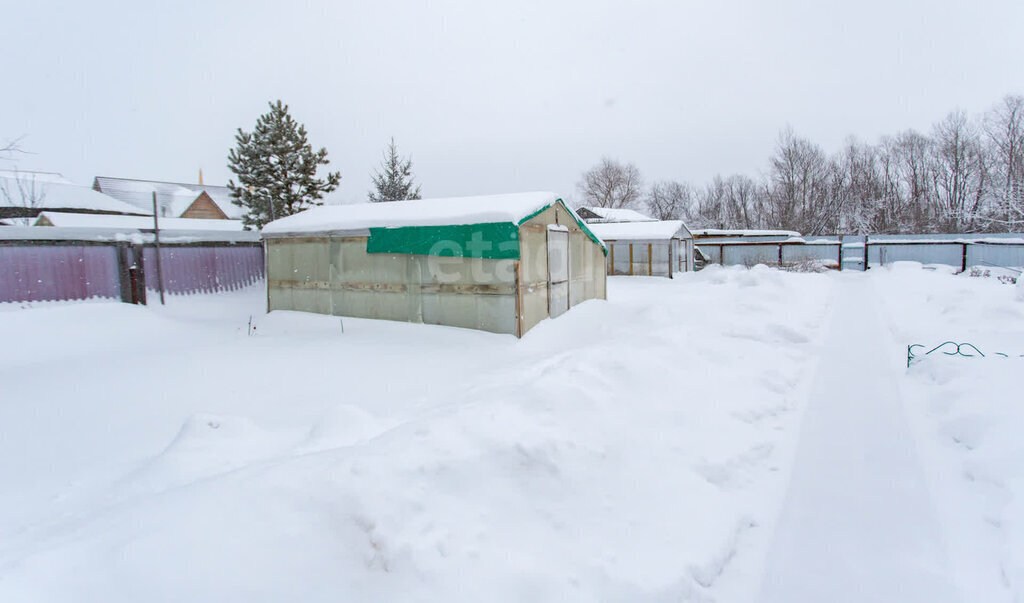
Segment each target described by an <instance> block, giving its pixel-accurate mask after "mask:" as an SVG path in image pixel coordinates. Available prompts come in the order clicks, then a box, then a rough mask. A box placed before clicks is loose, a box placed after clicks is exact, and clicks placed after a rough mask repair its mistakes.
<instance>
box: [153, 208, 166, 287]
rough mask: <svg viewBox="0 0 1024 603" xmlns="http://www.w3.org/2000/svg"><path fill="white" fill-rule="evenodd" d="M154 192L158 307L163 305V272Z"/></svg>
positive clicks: (158, 221)
mask: <svg viewBox="0 0 1024 603" xmlns="http://www.w3.org/2000/svg"><path fill="white" fill-rule="evenodd" d="M157 213H158V212H157V208H156V191H153V234H154V236H155V237H156V288H157V291H159V292H160V305H164V271H163V266H161V264H160V219H159V218H158V217H157Z"/></svg>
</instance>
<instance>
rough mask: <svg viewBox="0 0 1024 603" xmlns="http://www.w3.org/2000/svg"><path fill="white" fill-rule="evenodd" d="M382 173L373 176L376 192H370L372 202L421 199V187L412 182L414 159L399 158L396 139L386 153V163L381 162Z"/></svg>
mask: <svg viewBox="0 0 1024 603" xmlns="http://www.w3.org/2000/svg"><path fill="white" fill-rule="evenodd" d="M381 168H382V171H378V172H377V173H376V174H374V176H373V185H374V187H375V188H376V190H373V191H370V201H373V202H375V203H376V202H381V201H405V200H406V199H419V198H420V186H419V185H418V184H417V185H415V186H414V185H413V182H412V159H406V160H405V161H402V158H401V157H399V156H398V147H396V146H395V139H394V138H392V139H391V143H390V144H388V148H387V150H386V151H384V161H382V162H381Z"/></svg>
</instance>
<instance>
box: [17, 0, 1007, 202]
mask: <svg viewBox="0 0 1024 603" xmlns="http://www.w3.org/2000/svg"><path fill="white" fill-rule="evenodd" d="M0 14H2V15H3V27H2V31H3V38H2V39H3V42H2V44H3V45H4V48H3V50H2V52H0V65H2V67H3V69H2V74H3V82H4V84H3V86H2V87H0V142H2V141H3V140H9V139H14V138H17V137H20V136H23V137H24V138H22V140H21V146H22V147H24V149H25V150H27V151H30V152H31V154H25V155H22V156H21V157H20V159H19V161H18V164H17V167H18V168H20V169H25V170H29V169H34V170H44V171H56V172H61V173H63V174H64V175H65V176H67V177H69V178H71V179H72V180H75V181H79V182H82V183H85V184H90V183H91V182H92V177H93V176H96V175H106V176H120V177H129V178H145V179H154V180H170V181H184V182H195V181H196V178H197V175H198V170H199V169H200V168H202V169H203V173H204V179H205V181H206V182H207V183H215V184H224V183H226V182H227V180H228V178H229V177H230V175H231V174H230V172H229V170H228V169H227V166H226V156H227V153H228V149H229V148H230V147H232V146H233V144H234V138H233V137H234V133H235V131H236V129H237V128H239V127H242V128H244V129H246V130H249V129H251V128H252V126H253V124H254V123H255V121H256V118H257V117H258V116H259V115H260V114H261V113H262V112H264V111H265V110H266V108H267V101H269V100H273V99H278V98H280V99H282V100H283V101H284V102H286V103H287V104H289V105H290V107H291V112H292V114H293V116H294V117H295V118H296V119H298V120H299V121H300V122H303V123H305V124H306V127H307V129H308V130H309V138H310V142H311V143H312V144H313V145H314V146H315V147H320V146H326V147H327V149H328V152H329V157H330V159H331V168H332V169H336V170H339V171H340V172H341V174H342V181H341V186H340V188H339V189H338V191H337V192H336V193H334V195H333V200H334V201H355V200H363V199H365V196H366V192H367V190H368V188H369V186H370V175H371V174H372V172H373V170H374V168H375V167H376V166H377V165H379V161H380V156H381V151H382V150H383V147H384V146H385V144H386V143H387V141H388V138H389V137H391V136H394V137H395V141H396V142H397V144H398V146H399V150H400V151H401V152H402V153H403V154H411V155H412V158H413V162H414V163H413V168H414V171H415V174H416V177H417V180H418V181H419V182H420V183H422V185H423V194H424V196H426V197H437V196H452V195H468V194H483V193H496V192H514V191H525V190H552V191H555V192H557V193H559V194H561V195H563V196H566V197H567V198H569V197H571V196H573V194H574V187H575V183H576V182H577V181H578V180H579V175H580V173H581V172H582V171H583V170H584V169H586V168H587V167H589V166H591V165H593V164H594V163H595V162H597V161H598V159H600V157H601V156H602V155H607V156H610V157H615V158H619V159H621V160H624V161H632V162H634V163H636V165H637V166H638V167H639V168H640V170H641V172H642V173H643V175H644V177H645V180H647V181H653V180H660V179H678V180H690V181H693V182H695V183H703V182H704V181H706V180H708V179H709V178H711V177H712V176H713V175H714V174H716V173H723V174H727V173H735V172H740V173H747V174H751V175H755V174H757V173H759V172H761V171H763V170H764V169H765V167H766V164H767V158H768V156H769V155H770V153H771V152H772V149H773V146H774V143H775V140H776V136H777V134H778V132H779V130H780V129H781V128H782V127H784V126H785V125H787V124H789V125H791V126H792V127H793V128H794V129H795V130H796V132H797V133H798V134H800V135H803V136H806V137H809V138H811V139H813V140H814V141H816V142H818V143H819V144H821V145H822V146H823V147H824V148H825V149H826V150H827V151H833V150H835V149H837V148H839V147H840V146H841V144H842V142H843V140H844V138H846V137H847V136H849V135H855V136H857V137H859V138H861V139H864V140H868V141H875V140H877V138H878V137H879V136H881V135H883V134H891V133H896V132H897V131H899V130H902V129H906V128H917V129H921V130H928V129H929V128H930V126H931V124H932V123H934V122H935V121H936V120H938V119H940V118H941V117H942V116H944V115H945V114H946V113H948V112H949V111H950V110H951V109H954V108H958V107H959V108H962V109H964V110H966V111H967V112H969V113H971V114H974V113H980V112H982V111H984V110H986V109H988V108H989V107H990V106H991V105H992V104H994V103H995V102H997V101H998V100H999V99H1000V98H1002V97H1003V96H1004V95H1006V94H1024V35H1022V34H1024V30H1022V25H1024V2H1022V1H1021V0H999V1H997V0H975V1H972V2H949V1H942V0H929V1H925V0H919V1H916V2H903V1H899V0H888V1H880V0H860V1H857V2H851V1H848V0H847V1H844V2H833V3H830V2H823V1H822V2H816V1H796V0H774V1H771V2H761V1H754V0H750V1H744V2H740V1H732V2H730V1H723V2H710V1H709V2H683V1H678V2H670V1H665V2H625V1H623V2H605V1H596V0H590V1H584V0H580V1H577V2H554V1H547V2H526V1H523V0H514V1H506V2H502V3H497V2H479V1H466V2H448V1H429V2H411V1H410V2H385V1H373V2H284V1H277V2H248V1H247V2H216V1H212V0H210V1H206V2H195V3H190V2H166V3H161V4H159V5H158V4H156V3H149V2H138V1H137V0H132V1H131V2H123V3H121V2H100V1H94V2H72V1H69V2H65V3H49V2H38V1H33V2H28V1H24V0H19V1H17V2H9V1H7V0H0ZM8 165H10V164H8Z"/></svg>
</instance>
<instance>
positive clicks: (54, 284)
mask: <svg viewBox="0 0 1024 603" xmlns="http://www.w3.org/2000/svg"><path fill="white" fill-rule="evenodd" d="M120 296H121V285H120V281H119V280H118V274H117V253H116V249H115V248H114V247H113V246H105V245H104V246H99V245H82V246H75V245H55V246H48V245H25V246H21V245H11V246H8V245H4V246H0V302H21V301H51V300H65V299H89V298H91V297H111V298H120Z"/></svg>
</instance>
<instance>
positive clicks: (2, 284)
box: [0, 227, 264, 303]
mask: <svg viewBox="0 0 1024 603" xmlns="http://www.w3.org/2000/svg"><path fill="white" fill-rule="evenodd" d="M59 230H60V231H64V230H65V229H59ZM74 230H76V231H78V232H76V233H68V232H58V229H51V228H42V227H35V228H31V229H23V228H14V227H7V228H3V229H0V303H3V302H29V301H56V300H79V299H89V298H94V297H99V298H112V299H120V300H122V301H125V302H128V303H146V290H147V289H148V290H150V291H157V290H158V281H157V271H156V247H155V245H154V243H153V241H152V237H146V236H145V233H142V234H138V233H137V234H135V235H131V236H125V235H124V233H115V234H111V233H97V232H85V229H74ZM19 231H21V232H20V234H22V235H23V236H21V237H19V236H18V235H19ZM40 231H42V232H40ZM164 236H165V235H164V233H163V231H162V233H161V238H163V237H164ZM168 238H170V239H171V240H170V241H167V242H164V241H161V249H160V259H161V268H162V272H163V288H164V291H166V292H167V293H172V294H180V295H187V294H193V293H211V292H215V291H228V290H232V289H238V288H240V287H245V286H247V285H251V284H253V283H256V282H258V281H259V280H261V279H263V278H264V263H263V247H262V245H261V244H260V243H259V241H258V240H257V239H256V238H255V236H254V235H250V234H249V233H241V234H239V233H230V235H225V236H220V237H218V236H216V235H211V234H210V233H204V234H203V235H202V236H198V237H196V236H177V237H175V236H171V237H168ZM143 284H144V285H143Z"/></svg>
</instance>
